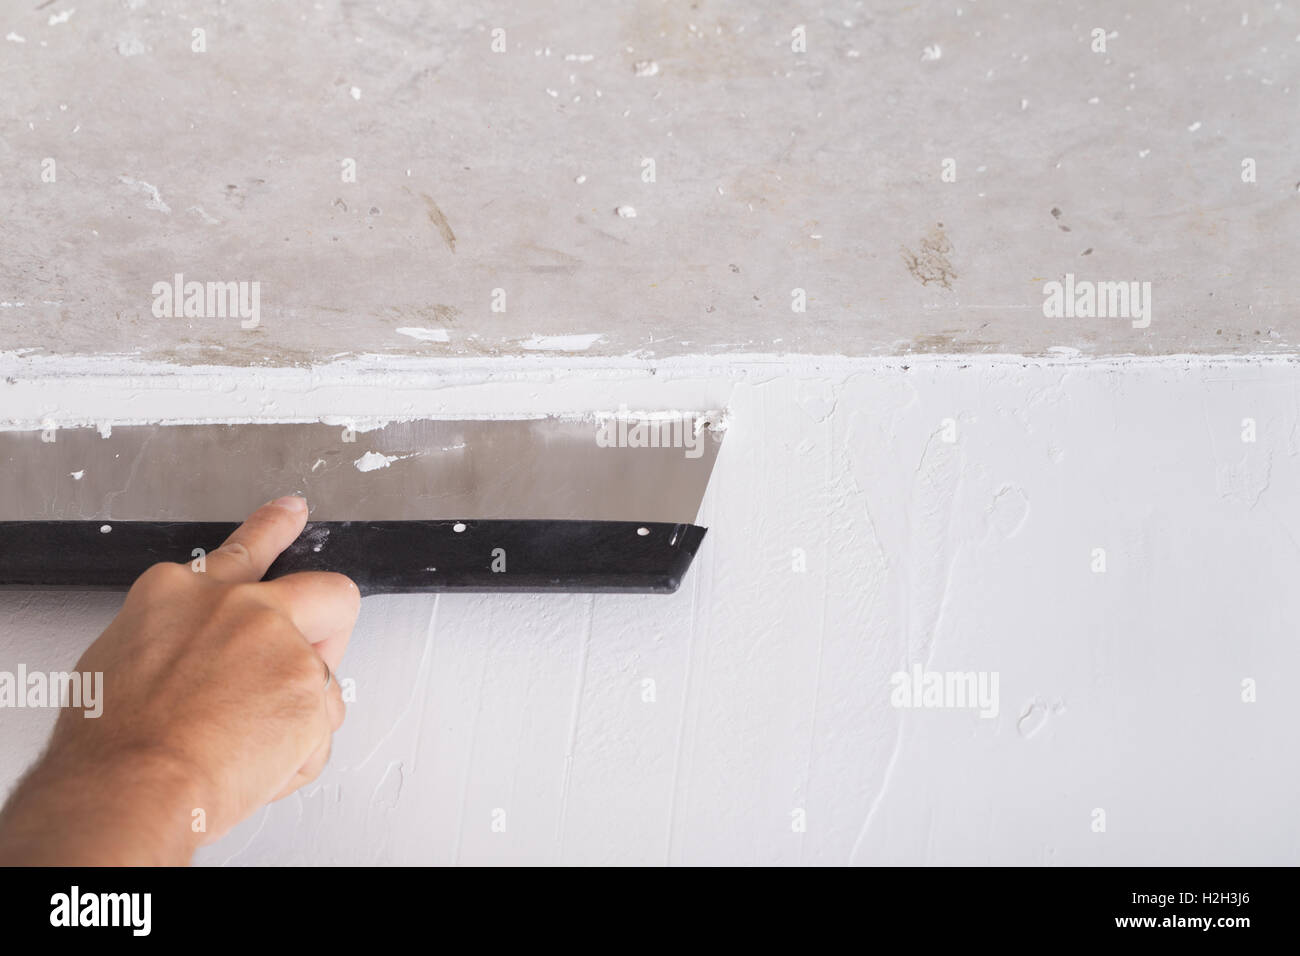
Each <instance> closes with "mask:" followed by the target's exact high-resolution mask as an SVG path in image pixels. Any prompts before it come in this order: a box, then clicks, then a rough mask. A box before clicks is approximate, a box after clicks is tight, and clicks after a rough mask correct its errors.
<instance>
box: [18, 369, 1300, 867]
mask: <svg viewBox="0 0 1300 956" xmlns="http://www.w3.org/2000/svg"><path fill="white" fill-rule="evenodd" d="M110 364H111V363H110ZM377 364H378V366H379V367H381V368H382V363H377ZM560 364H562V363H556V366H555V367H547V366H545V365H544V364H537V363H534V364H532V365H528V366H525V365H524V364H522V363H519V364H516V365H515V366H514V367H513V368H511V367H509V366H508V365H501V366H496V367H493V368H491V369H487V368H484V369H480V370H477V371H474V370H469V371H465V370H462V371H461V372H459V373H457V374H456V375H454V376H449V375H447V374H445V373H446V370H445V369H444V370H435V369H427V368H426V369H424V370H423V371H421V370H419V369H414V368H405V369H393V368H390V369H388V370H387V371H379V372H373V373H372V374H370V375H368V376H367V375H360V374H353V373H352V372H350V371H348V370H346V369H344V370H341V371H339V372H338V373H330V372H329V371H328V370H326V371H321V370H317V371H315V372H307V371H296V372H295V371H291V370H279V371H275V372H253V371H246V372H233V373H226V372H223V373H219V375H218V373H215V372H214V373H212V374H213V375H218V377H220V376H225V377H226V378H225V386H226V387H223V388H220V389H213V388H210V387H208V386H211V385H212V384H213V382H212V381H211V380H208V381H207V382H206V385H205V384H204V382H205V380H204V378H203V373H201V372H195V373H194V375H192V376H187V377H186V378H185V379H184V380H178V379H176V378H175V377H169V376H157V375H153V374H150V370H149V369H148V368H145V367H140V368H132V367H131V366H130V365H129V364H128V365H122V364H120V363H118V364H116V365H112V366H111V367H112V368H114V369H116V371H114V372H113V374H109V375H105V374H100V373H102V372H103V371H104V370H105V369H107V368H109V367H110V365H104V366H101V367H99V368H95V367H91V366H93V363H91V366H87V367H79V368H77V369H75V370H73V369H71V367H70V366H68V365H67V363H64V364H63V365H62V366H61V367H60V368H57V369H56V368H45V369H42V368H40V367H38V366H35V365H30V364H28V365H25V366H21V367H20V366H11V367H10V368H9V369H8V370H7V371H10V372H12V373H15V377H16V381H15V383H14V384H11V385H8V386H6V396H7V398H6V412H7V414H6V417H9V418H13V419H41V418H46V417H50V416H54V417H56V418H58V419H60V420H66V421H80V420H86V419H87V417H89V418H92V419H93V418H94V417H95V416H97V415H98V416H108V417H110V418H116V419H117V420H133V419H136V420H138V419H146V420H147V419H149V418H154V417H158V416H161V415H174V416H180V417H186V416H187V415H188V414H189V412H188V411H187V409H188V408H189V407H190V404H189V403H193V407H194V408H202V409H203V412H202V414H203V415H205V416H211V417H214V418H225V419H233V418H239V417H245V416H247V415H249V414H250V410H251V413H252V414H253V415H254V417H256V415H258V414H260V415H262V416H264V417H269V418H275V417H281V418H295V417H298V416H299V415H300V414H302V413H303V412H304V410H314V413H315V414H325V413H329V412H331V411H335V412H342V411H345V410H346V411H353V412H368V413H374V414H383V413H384V412H388V413H391V414H405V413H407V412H409V411H410V410H411V409H421V410H424V411H426V412H436V413H441V414H456V413H458V412H460V411H464V410H465V409H468V408H471V407H476V408H478V409H479V411H481V412H482V411H493V410H495V411H498V412H501V413H509V412H510V411H519V410H520V409H521V408H523V407H524V406H525V404H527V406H528V407H530V408H534V409H536V408H553V409H555V410H565V409H567V408H570V407H583V406H585V407H617V406H618V405H619V404H621V403H624V402H627V403H629V404H631V405H632V406H633V407H646V408H651V407H664V408H667V407H691V406H692V405H694V406H698V407H705V406H716V405H718V404H726V405H727V406H728V407H729V408H730V410H731V413H732V416H731V426H730V429H729V431H728V434H727V438H726V440H725V442H724V445H723V449H722V453H721V456H720V458H719V461H718V464H717V467H716V470H715V473H714V477H713V481H712V483H711V485H710V490H709V493H708V496H707V497H706V500H705V504H704V507H703V509H702V511H701V515H700V523H702V524H705V525H707V526H708V527H709V529H710V531H709V535H708V538H707V539H706V542H705V544H704V547H703V549H702V551H701V553H700V555H699V557H698V559H697V561H696V564H695V566H694V568H693V569H692V571H691V573H690V575H689V577H688V578H687V580H686V582H685V584H684V585H683V587H682V589H681V590H680V591H679V592H678V593H677V594H676V595H673V596H671V597H656V596H598V597H592V596H584V595H570V596H537V595H479V596H465V595H457V596H452V595H446V596H441V597H434V596H397V597H374V598H368V599H367V600H366V602H365V605H364V608H363V611H362V616H361V620H360V623H359V625H358V628H357V631H356V634H355V637H354V639H353V643H352V646H351V648H350V650H349V654H348V658H347V662H346V664H345V666H344V668H343V676H344V677H345V678H351V679H352V680H354V681H355V682H356V697H357V699H356V701H355V703H353V704H352V706H351V708H350V711H349V716H348V720H347V723H346V724H345V726H344V728H343V730H342V731H341V732H340V733H339V735H338V737H337V739H336V744H335V751H334V757H333V760H332V762H331V765H330V767H329V768H328V769H327V771H326V772H325V774H324V776H323V777H322V778H321V779H320V781H319V782H318V783H317V784H315V785H313V786H311V787H308V788H306V789H305V790H304V791H302V792H301V793H299V794H297V795H295V796H293V797H291V798H289V799H287V800H285V801H283V802H281V803H279V804H276V805H274V806H272V807H270V808H268V809H266V810H264V811H262V812H260V813H258V814H257V815H255V816H254V817H253V818H252V819H251V820H249V821H248V822H247V823H245V824H244V825H242V826H241V827H239V828H238V829H237V830H236V831H235V832H234V833H232V834H231V835H230V836H229V837H228V838H226V839H225V840H223V841H221V842H220V843H219V844H217V845H215V846H213V847H211V848H209V849H207V850H205V851H204V852H203V853H202V854H201V855H200V862H202V863H209V864H218V863H234V864H249V863H267V864H271V863H274V864H283V863H321V864H324V863H369V862H376V863H390V862H391V863H453V862H459V863H494V862H520V863H544V862H566V863H596V862H606V863H651V864H657V863H766V862H770V863H799V862H802V863H848V862H853V863H861V864H872V863H1007V864H1010V863H1027V864H1065V863H1085V864H1091V863H1098V864H1100V863H1169V864H1191V863H1214V864H1218V863H1223V864H1227V863H1275V864H1295V863H1297V862H1300V851H1298V850H1297V847H1298V846H1300V839H1297V838H1298V837H1300V827H1298V825H1297V823H1296V817H1295V814H1294V807H1295V806H1296V804H1297V800H1298V798H1300V770H1298V769H1297V764H1296V760H1295V758H1294V756H1293V747H1292V746H1291V741H1292V737H1293V728H1294V727H1295V726H1296V724H1297V718H1298V717H1300V702H1298V701H1297V699H1296V697H1295V695H1294V694H1293V693H1292V688H1293V685H1294V680H1295V675H1296V674H1297V672H1298V669H1300V650H1297V643H1296V641H1295V637H1294V622H1295V621H1296V620H1297V618H1298V617H1300V591H1298V590H1297V589H1296V588H1294V587H1293V582H1294V581H1295V580H1296V579H1297V574H1298V572H1300V491H1298V490H1297V488H1298V487H1300V455H1298V454H1297V453H1298V452H1300V430H1298V428H1297V421H1298V416H1297V410H1298V405H1297V386H1298V385H1300V378H1297V374H1296V366H1295V364H1294V363H1293V362H1290V361H1287V360H1281V359H1279V360H1262V359H1232V360H1207V359H1195V358H1171V359H1162V360H1149V361H1134V360H1123V359H1117V360H1114V361H1105V362H1099V361H1095V360H1094V361H1092V362H1086V363H1085V362H1081V361H1079V360H1077V359H1075V358H1070V357H1061V358H1059V359H1053V360H1022V359H1016V358H979V359H970V360H961V361H958V360H955V359H921V360H916V359H911V360H908V359H893V360H883V359H882V360H844V359H825V360H818V359H812V358H810V359H803V360H798V361H790V360H772V359H763V358H760V357H752V358H745V359H737V360H733V361H729V362H725V363H720V362H716V361H705V360H680V361H678V362H670V363H666V364H665V365H663V366H661V367H660V368H659V369H658V370H657V372H656V373H655V374H653V375H652V374H650V372H649V371H648V369H646V368H638V367H635V366H633V365H632V364H627V365H625V366H618V365H616V364H614V365H610V366H609V367H606V368H604V369H603V370H602V369H598V368H595V367H592V368H587V369H580V370H577V371H568V372H566V371H562V370H560V368H559V366H560ZM74 371H75V374H74ZM154 371H157V370H156V369H155V370H154ZM489 380H490V381H491V383H492V385H491V387H490V388H485V387H484V386H483V384H482V382H485V381H489ZM949 419H950V420H952V422H951V426H949V430H948V431H945V424H946V420H949ZM1245 419H1251V420H1252V421H1253V422H1254V424H1255V431H1256V440H1255V441H1254V442H1246V441H1243V420H1245ZM952 428H955V434H954V431H953V430H951V429H952ZM949 437H953V438H955V440H953V441H947V440H945V439H946V438H949ZM1097 548H1102V549H1104V550H1105V555H1106V570H1105V571H1104V573H1098V572H1096V571H1094V570H1093V568H1094V567H1095V566H1096V558H1095V549H1097ZM797 549H802V553H803V560H804V561H806V570H804V571H802V572H800V571H797V570H796V566H797V565H798V563H799V560H800V559H799V554H798V551H797ZM117 603H118V599H117V598H115V597H113V596H109V595H87V594H69V593H50V592H46V593H33V592H24V593H13V592H10V593H4V594H0V622H3V624H2V625H0V666H3V667H10V668H12V666H14V665H15V664H16V663H17V662H24V663H26V664H27V665H28V666H29V667H32V668H35V667H44V668H46V669H49V668H68V667H71V665H72V663H73V662H74V661H75V659H76V657H77V656H78V654H79V653H80V652H81V650H82V649H83V648H84V647H85V646H86V645H87V644H88V643H89V642H90V641H91V640H92V639H93V638H94V637H95V635H96V634H97V633H98V632H99V630H100V629H101V628H102V627H103V626H104V625H105V624H106V623H107V621H108V620H109V619H110V618H111V616H112V614H113V613H114V611H115V608H116V606H117ZM914 663H919V664H921V665H922V666H923V667H925V668H927V669H931V670H936V671H972V672H979V671H983V672H990V673H996V674H997V675H998V679H999V684H998V691H999V692H998V712H997V714H996V716H994V717H988V718H983V717H981V716H979V714H978V713H976V712H975V711H972V710H934V709H932V710H925V709H902V708H897V707H894V706H892V705H891V685H890V678H891V675H892V674H893V673H894V672H896V671H899V670H901V669H903V668H905V667H908V666H909V665H910V664H914ZM1244 680H1253V681H1255V691H1256V700H1255V701H1254V702H1253V703H1247V702H1245V701H1243V684H1242V682H1243V681H1244ZM647 681H652V682H653V685H650V684H647V683H646V682H647ZM651 686H652V687H653V695H652V696H653V701H649V700H647V699H646V698H647V697H648V696H651V695H650V694H648V690H649V688H651ZM0 719H2V720H3V730H4V747H3V748H0V785H3V787H4V788H5V789H7V787H8V786H9V785H11V784H12V783H13V782H14V781H15V780H16V779H17V777H18V776H19V774H20V773H21V771H22V769H23V768H24V766H25V765H26V764H27V763H28V762H29V761H30V760H31V759H32V758H34V757H35V755H36V754H37V753H38V751H39V748H40V747H41V745H42V742H43V739H44V736H45V734H46V732H47V731H48V729H49V726H50V724H51V722H52V719H53V715H52V714H51V713H50V712H48V711H23V710H15V711H7V712H5V713H4V714H3V715H2V716H0ZM1098 809H1101V810H1104V812H1105V815H1106V829H1105V832H1101V833H1099V832H1096V831H1095V828H1094V821H1095V819H1096V816H1095V811H1096V810H1098ZM499 811H502V812H503V814H502V812H499ZM798 811H802V813H799V812H798ZM801 819H802V820H803V821H805V822H806V829H804V830H803V832H797V830H796V828H795V827H794V826H793V824H794V823H795V822H796V821H798V820H801ZM494 820H495V821H498V825H499V823H500V821H502V820H504V824H505V828H504V832H500V831H498V830H494V829H493V822H494Z"/></svg>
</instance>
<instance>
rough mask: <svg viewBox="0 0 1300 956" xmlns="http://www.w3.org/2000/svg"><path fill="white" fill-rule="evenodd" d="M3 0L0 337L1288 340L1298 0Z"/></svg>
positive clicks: (843, 345) (944, 342)
mask: <svg viewBox="0 0 1300 956" xmlns="http://www.w3.org/2000/svg"><path fill="white" fill-rule="evenodd" d="M19 7H20V5H18V4H11V5H8V7H7V9H6V10H5V11H4V13H3V14H2V17H3V22H0V33H4V34H7V37H6V39H5V40H4V41H3V42H0V174H2V176H3V187H4V188H3V191H2V192H0V218H2V220H3V228H2V229H0V349H2V350H32V351H31V352H28V353H26V354H42V353H43V354H50V353H55V354H88V353H99V354H103V353H124V354H131V355H136V356H140V357H142V358H148V359H161V360H167V361H174V362H180V363H187V364H193V363H205V364H207V363H218V364H231V365H247V364H266V363H270V364H299V363H304V362H319V361H325V360H328V359H331V358H335V357H338V356H341V355H356V354H371V353H380V354H414V355H453V356H454V355H459V354H475V355H495V354H527V353H529V352H534V351H544V350H552V351H561V352H565V351H577V352H584V353H585V354H588V355H597V356H611V355H639V356H644V357H650V358H653V357H662V356H668V355H676V354H687V353H703V354H712V353H735V352H761V353H772V352H775V353H781V352H805V353H817V354H826V353H837V354H846V355H874V354H898V353H907V352H912V351H918V352H922V351H940V352H947V351H956V352H999V353H1003V352H1009V353H1025V354H1038V353H1043V352H1045V351H1047V350H1048V349H1051V348H1053V347H1068V348H1075V349H1079V350H1081V351H1082V352H1084V353H1085V354H1126V353H1136V354H1152V353H1156V354H1158V353H1184V352H1209V353H1244V352H1258V351H1263V352H1270V353H1273V352H1281V351H1292V350H1294V349H1295V347H1296V344H1297V342H1298V341H1300V312H1298V305H1300V273H1298V270H1297V268H1296V265H1297V262H1298V261H1300V255H1298V253H1300V243H1298V242H1297V237H1298V236H1300V229H1298V228H1297V223H1298V221H1300V152H1298V151H1297V149H1296V139H1297V137H1296V122H1295V120H1296V116H1297V109H1296V94H1297V89H1300V76H1298V75H1297V65H1298V63H1300V42H1297V41H1300V14H1298V13H1297V10H1296V8H1295V7H1294V6H1293V5H1288V6H1283V5H1282V4H1276V3H1273V2H1245V3H1239V4H1234V5H1230V6H1225V5H1223V4H1216V3H1209V2H1202V3H1172V2H1160V3H1144V4H1133V3H1123V2H1097V3H1086V4H1082V3H1067V2H1033V3H1030V2H1016V3H996V4H995V3H990V2H975V0H951V2H948V3H943V4H901V3H872V4H864V3H852V2H845V3H836V4H830V5H823V4H808V3H795V4H791V3H786V2H776V0H762V2H754V0H750V2H745V3H741V2H732V0H721V2H719V0H712V2H705V0H701V2H695V3H688V2H649V0H646V2H637V3H631V2H629V3H607V4H591V3H578V2H576V0H573V2H557V0H543V2H531V3H529V4H526V5H519V4H509V3H503V2H495V0H492V2H485V3H476V4H474V5H466V4H457V3H447V2H436V3H426V2H415V0H389V2H384V3H380V4H360V3H352V2H338V0H326V2H321V3H315V4H294V3H277V4H273V3H231V4H218V3H213V2H206V3H201V2H186V0H172V2H167V3H165V4H164V3H160V2H156V0H120V2H112V3H107V2H106V3H102V4H95V5H90V4H77V5H75V7H76V8H75V10H74V9H73V7H74V5H73V4H72V3H66V2H56V3H52V4H51V3H40V4H38V3H36V2H35V0H32V2H30V3H24V4H22V5H21V9H20V8H19ZM494 47H495V48H496V50H500V51H502V52H496V50H494ZM353 172H354V173H355V176H353V175H352V174H353ZM353 179H355V181H352V180H353ZM633 211H634V212H635V215H632V213H633ZM178 273H179V274H181V275H183V276H184V281H185V282H191V281H197V282H201V283H209V282H221V283H227V282H233V283H248V284H249V285H248V286H246V287H245V289H246V290H251V289H252V285H251V284H252V283H257V284H258V286H257V289H258V296H259V298H258V303H259V308H258V316H257V322H256V326H255V327H252V328H241V323H240V321H239V319H238V318H237V317H236V318H231V317H229V316H227V317H221V316H217V315H203V316H194V315H191V316H189V317H184V316H183V315H182V316H181V317H176V316H173V315H172V314H171V311H170V310H169V309H163V311H164V312H165V314H164V315H162V316H161V317H160V316H158V315H155V311H156V310H155V305H156V299H157V298H158V295H159V293H158V292H156V291H155V285H156V284H158V283H167V284H170V283H172V282H173V277H174V276H175V275H176V274H178ZM1067 273H1069V274H1073V275H1074V277H1075V279H1076V281H1078V282H1080V283H1086V282H1103V281H1124V282H1132V281H1136V282H1140V283H1144V282H1149V283H1151V286H1150V289H1151V293H1150V300H1149V305H1150V314H1149V320H1150V321H1149V324H1147V325H1145V327H1143V322H1142V321H1141V320H1140V318H1139V319H1134V320H1132V321H1130V319H1129V317H1128V316H1125V315H1121V316H1118V317H1116V316H1110V317H1101V316H1098V317H1086V318H1085V317H1074V318H1065V317H1060V318H1048V317H1046V316H1045V315H1044V308H1043V303H1044V298H1045V294H1044V286H1045V284H1046V283H1048V282H1051V281H1054V280H1063V279H1064V277H1065V275H1066V274H1067ZM182 288H183V287H182ZM797 290H802V293H803V296H804V297H806V311H802V312H799V311H795V310H794V308H793V306H797V305H798V300H799V296H800V293H799V291H797ZM250 296H251V292H250ZM250 302H251V298H250ZM175 311H177V312H181V313H183V311H184V310H183V309H182V308H180V307H178V308H177V309H176V310H175ZM245 324H249V323H245Z"/></svg>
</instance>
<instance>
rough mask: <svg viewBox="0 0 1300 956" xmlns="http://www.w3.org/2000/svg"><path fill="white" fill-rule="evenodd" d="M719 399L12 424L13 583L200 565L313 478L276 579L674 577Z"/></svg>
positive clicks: (517, 581)
mask: <svg viewBox="0 0 1300 956" xmlns="http://www.w3.org/2000/svg"><path fill="white" fill-rule="evenodd" d="M717 418H718V416H716V415H712V416H710V415H708V414H700V415H694V414H685V415H679V414H676V413H674V414H672V415H654V416H646V417H628V416H626V415H625V416H622V417H616V416H603V417H598V418H594V419H560V418H539V419H528V420H482V421H479V420H462V421H446V420H423V421H411V422H399V423H390V424H387V425H384V426H383V427H380V428H376V429H373V430H369V431H364V430H358V429H355V428H351V427H348V426H345V425H331V424H322V423H310V424H282V423H277V424H234V425H229V424H176V425H168V424H163V425H128V426H114V427H112V428H111V429H110V428H98V429H97V428H65V429H55V428H47V429H45V430H44V431H6V432H0V488H2V489H3V490H4V494H3V498H2V499H0V587H5V588H46V587H63V588H101V589H115V590H116V589H125V588H127V587H129V586H130V584H131V582H132V581H134V580H135V578H136V577H137V576H138V575H139V574H140V573H141V572H142V571H144V570H145V569H146V568H148V567H149V566H150V565H152V564H155V563H157V562H159V561H179V562H188V563H190V564H191V566H192V567H194V568H195V570H196V571H198V570H201V569H202V566H203V562H204V560H205V556H206V553H207V552H208V551H211V550H212V549H214V548H216V547H217V546H218V545H219V544H220V543H221V542H222V541H223V540H224V538H225V537H226V535H228V534H229V533H230V532H231V531H232V530H233V529H234V528H235V527H236V525H237V524H238V523H239V521H241V520H242V519H243V518H244V516H245V515H247V514H248V513H249V512H251V511H252V510H254V509H255V508H257V507H258V506H259V505H261V504H262V503H263V502H265V501H267V500H269V499H271V498H275V497H278V496H280V495H285V494H301V495H303V496H305V497H306V498H307V501H308V503H309V505H310V507H311V512H310V516H309V522H308V524H307V527H306V529H305V530H304V532H303V534H302V535H301V536H300V537H299V538H298V540H297V541H296V542H294V544H293V545H292V546H290V548H289V549H288V550H286V551H285V552H284V553H283V554H282V555H281V556H280V558H279V559H278V560H277V561H276V562H275V564H273V565H272V566H271V569H270V571H269V572H268V574H267V577H268V578H273V577H279V576H281V575H284V574H289V573H292V572H294V571H305V570H331V571H339V572H342V573H344V574H347V575H349V576H350V577H351V578H352V579H353V580H354V581H356V583H357V585H358V586H359V587H360V588H361V591H362V593H363V594H378V593H393V592H412V591H593V592H655V593H671V592H672V591H675V590H676V589H677V587H678V585H679V584H680V583H681V581H682V578H683V576H684V575H685V574H686V571H687V569H688V568H689V567H690V564H691V560H692V558H693V557H694V556H695V553H696V551H697V550H698V549H699V547H700V543H701V541H702V540H703V538H704V534H705V529H704V528H702V527H700V526H698V525H696V524H695V523H694V522H695V520H696V517H697V513H698V511H699V507H700V502H701V500H702V498H703V496H704V490H705V487H706V486H707V484H708V480H709V475H710V473H711V471H712V469H713V463H714V460H715V459H716V457H717V453H718V449H719V447H720V445H721V441H722V434H723V431H722V428H721V427H720V426H719V425H718V424H717Z"/></svg>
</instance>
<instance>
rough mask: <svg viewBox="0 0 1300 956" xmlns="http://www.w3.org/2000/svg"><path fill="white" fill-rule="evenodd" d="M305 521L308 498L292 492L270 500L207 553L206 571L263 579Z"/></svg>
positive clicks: (221, 577)
mask: <svg viewBox="0 0 1300 956" xmlns="http://www.w3.org/2000/svg"><path fill="white" fill-rule="evenodd" d="M306 524H307V501H306V499H304V498H299V497H298V496H296V495H290V496H288V497H285V498H276V499H275V500H274V501H268V502H267V503H266V504H264V505H262V507H260V508H258V509H257V510H256V511H254V512H253V513H252V514H251V515H249V516H248V518H247V519H246V520H245V521H244V523H243V524H241V525H240V526H239V527H238V528H236V529H235V530H234V532H233V533H232V534H231V535H230V537H229V538H227V539H226V540H225V542H224V543H223V544H222V545H221V547H219V548H217V550H215V551H213V552H212V553H211V554H209V555H208V558H207V572H208V574H209V575H211V576H212V578H213V579H214V580H217V581H227V582H230V583H236V582H241V581H250V582H251V581H260V580H262V576H263V575H265V574H266V569H267V568H269V567H270V566H271V562H272V561H274V560H275V559H276V558H277V557H279V555H280V552H281V551H283V550H284V549H285V548H287V547H289V545H291V544H292V543H293V541H294V539H295V538H297V537H298V535H300V534H302V529H303V526H304V525H306Z"/></svg>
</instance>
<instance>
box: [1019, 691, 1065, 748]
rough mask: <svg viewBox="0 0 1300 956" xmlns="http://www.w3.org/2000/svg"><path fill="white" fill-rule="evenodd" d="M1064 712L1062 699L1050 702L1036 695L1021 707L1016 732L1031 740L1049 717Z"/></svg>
mask: <svg viewBox="0 0 1300 956" xmlns="http://www.w3.org/2000/svg"><path fill="white" fill-rule="evenodd" d="M1063 713H1065V704H1064V703H1062V702H1061V701H1059V700H1057V701H1053V702H1052V703H1050V704H1049V703H1047V702H1046V701H1044V700H1041V699H1039V698H1037V697H1035V698H1034V699H1033V700H1031V701H1029V703H1027V704H1025V706H1024V707H1023V708H1022V709H1021V711H1020V716H1019V717H1018V718H1017V719H1016V733H1018V734H1019V735H1020V736H1021V737H1024V738H1025V739H1026V740H1029V739H1030V738H1032V737H1033V736H1034V735H1035V734H1036V733H1038V732H1039V731H1040V730H1042V729H1043V727H1044V726H1045V725H1046V724H1047V719H1048V718H1049V717H1052V716H1055V715H1058V714H1063Z"/></svg>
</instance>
